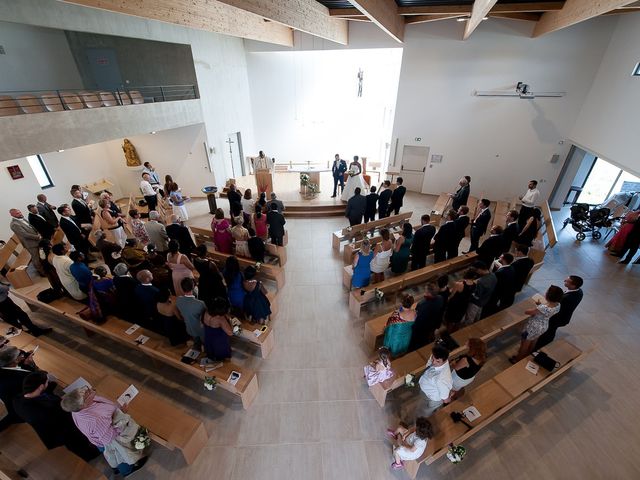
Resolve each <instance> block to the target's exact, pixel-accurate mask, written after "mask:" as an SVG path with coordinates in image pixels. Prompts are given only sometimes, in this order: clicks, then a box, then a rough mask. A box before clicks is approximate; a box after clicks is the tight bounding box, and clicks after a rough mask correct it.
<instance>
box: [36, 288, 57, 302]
mask: <svg viewBox="0 0 640 480" xmlns="http://www.w3.org/2000/svg"><path fill="white" fill-rule="evenodd" d="M37 298H38V301H40V302H42V303H51V302H53V301H54V300H58V299H59V298H62V294H61V293H60V292H58V291H57V290H54V289H53V288H47V289H46V290H42V291H41V292H40V293H38V295H37Z"/></svg>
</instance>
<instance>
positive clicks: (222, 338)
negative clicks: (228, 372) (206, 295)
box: [202, 297, 233, 360]
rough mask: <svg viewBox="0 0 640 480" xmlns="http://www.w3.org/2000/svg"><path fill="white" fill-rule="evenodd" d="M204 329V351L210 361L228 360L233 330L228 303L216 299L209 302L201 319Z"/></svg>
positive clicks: (221, 299) (220, 298) (222, 299)
mask: <svg viewBox="0 0 640 480" xmlns="http://www.w3.org/2000/svg"><path fill="white" fill-rule="evenodd" d="M202 325H203V328H204V349H205V352H206V354H207V358H209V359H211V360H228V359H230V358H231V344H230V343H229V337H231V336H232V335H233V329H232V328H231V323H230V319H229V301H228V300H227V299H226V298H222V297H218V298H214V299H213V300H211V302H209V305H208V306H207V309H206V311H205V312H204V315H203V317H202Z"/></svg>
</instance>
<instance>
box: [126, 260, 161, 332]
mask: <svg viewBox="0 0 640 480" xmlns="http://www.w3.org/2000/svg"><path fill="white" fill-rule="evenodd" d="M136 279H137V280H138V284H137V285H136V286H135V288H134V290H133V293H134V298H135V302H134V306H135V307H134V308H135V310H136V313H137V317H136V323H138V324H140V326H142V327H144V328H148V329H149V330H153V331H154V332H158V333H162V328H161V326H160V325H157V324H156V322H155V319H156V317H157V314H158V312H157V311H156V304H157V303H158V297H159V296H160V290H159V289H158V288H157V287H155V286H154V285H153V283H152V282H153V275H152V273H151V272H150V271H149V270H140V271H139V272H138V274H137V275H136ZM129 308H131V305H129Z"/></svg>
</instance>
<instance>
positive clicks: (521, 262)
mask: <svg viewBox="0 0 640 480" xmlns="http://www.w3.org/2000/svg"><path fill="white" fill-rule="evenodd" d="M527 255H529V247H527V246H526V245H520V244H518V246H517V247H516V255H515V259H514V260H513V263H512V264H511V265H512V266H513V269H514V270H515V272H516V278H515V284H514V287H515V289H516V292H520V291H521V290H522V289H523V287H524V283H525V282H526V281H527V276H528V275H529V272H530V271H531V269H532V268H533V265H534V262H533V260H532V259H530V258H529V257H528V256H527Z"/></svg>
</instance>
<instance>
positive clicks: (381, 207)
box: [378, 180, 393, 218]
mask: <svg viewBox="0 0 640 480" xmlns="http://www.w3.org/2000/svg"><path fill="white" fill-rule="evenodd" d="M392 193H393V190H391V182H390V181H389V180H385V181H384V182H383V183H382V185H381V186H380V191H379V192H378V218H386V217H388V216H389V202H390V201H391V194H392Z"/></svg>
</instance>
